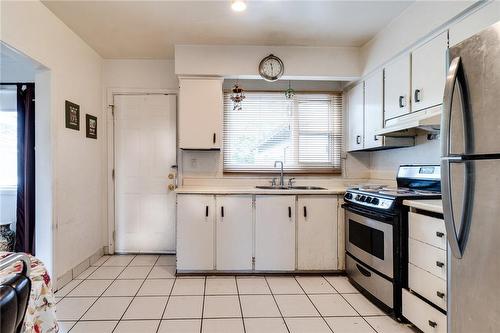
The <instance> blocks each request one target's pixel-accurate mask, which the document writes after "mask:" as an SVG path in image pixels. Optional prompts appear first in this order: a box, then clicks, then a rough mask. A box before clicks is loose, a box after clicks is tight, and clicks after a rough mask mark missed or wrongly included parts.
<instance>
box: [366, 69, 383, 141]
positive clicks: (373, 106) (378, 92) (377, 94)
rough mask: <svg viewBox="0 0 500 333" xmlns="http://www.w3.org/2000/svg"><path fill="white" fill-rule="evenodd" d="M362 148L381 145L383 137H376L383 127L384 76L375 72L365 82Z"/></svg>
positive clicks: (379, 72)
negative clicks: (363, 138)
mask: <svg viewBox="0 0 500 333" xmlns="http://www.w3.org/2000/svg"><path fill="white" fill-rule="evenodd" d="M364 122H365V123H364V125H365V140H364V148H365V149H373V148H377V147H380V146H382V145H383V141H384V137H382V136H378V135H376V133H377V132H378V131H380V130H381V129H382V128H383V127H384V74H383V72H382V70H378V71H376V72H375V73H374V74H372V75H371V76H370V77H368V78H367V79H366V80H365V119H364Z"/></svg>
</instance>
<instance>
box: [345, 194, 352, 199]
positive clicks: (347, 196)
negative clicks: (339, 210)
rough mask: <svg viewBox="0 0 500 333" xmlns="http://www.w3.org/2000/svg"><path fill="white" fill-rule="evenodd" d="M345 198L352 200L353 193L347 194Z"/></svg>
mask: <svg viewBox="0 0 500 333" xmlns="http://www.w3.org/2000/svg"><path fill="white" fill-rule="evenodd" d="M344 198H346V199H347V200H350V199H352V193H346V194H345V196H344Z"/></svg>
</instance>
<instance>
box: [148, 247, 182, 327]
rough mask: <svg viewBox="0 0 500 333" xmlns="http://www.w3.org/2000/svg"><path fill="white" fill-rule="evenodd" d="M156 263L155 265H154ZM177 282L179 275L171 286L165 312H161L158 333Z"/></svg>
mask: <svg viewBox="0 0 500 333" xmlns="http://www.w3.org/2000/svg"><path fill="white" fill-rule="evenodd" d="M158 260H160V257H158ZM158 260H156V262H155V265H156V263H157V262H158ZM155 265H153V267H154V266H155ZM176 282H177V277H174V283H172V286H171V287H170V291H169V293H168V298H167V303H165V307H164V308H163V312H162V313H161V318H160V323H159V324H158V327H157V328H156V333H158V332H159V331H160V327H161V324H162V321H163V317H165V312H166V311H167V306H168V303H169V302H170V297H172V291H173V290H174V286H175V283H176Z"/></svg>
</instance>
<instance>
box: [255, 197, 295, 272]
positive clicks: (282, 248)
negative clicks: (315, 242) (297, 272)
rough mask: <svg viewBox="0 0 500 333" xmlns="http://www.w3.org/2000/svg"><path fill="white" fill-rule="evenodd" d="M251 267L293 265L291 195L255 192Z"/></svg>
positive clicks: (272, 268)
mask: <svg viewBox="0 0 500 333" xmlns="http://www.w3.org/2000/svg"><path fill="white" fill-rule="evenodd" d="M255 269H256V270H259V271H292V270H294V269H295V196H292V195H257V196H256V199H255Z"/></svg>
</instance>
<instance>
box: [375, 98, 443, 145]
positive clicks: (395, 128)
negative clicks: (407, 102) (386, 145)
mask: <svg viewBox="0 0 500 333" xmlns="http://www.w3.org/2000/svg"><path fill="white" fill-rule="evenodd" d="M440 126H441V105H437V106H434V107H431V108H429V109H425V110H422V111H417V112H413V113H410V114H407V115H404V116H401V117H397V118H393V119H389V120H386V122H385V127H384V128H382V129H381V130H380V131H378V132H377V135H380V136H386V137H400V136H416V135H417V130H421V131H425V132H430V133H437V132H439V129H440Z"/></svg>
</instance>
